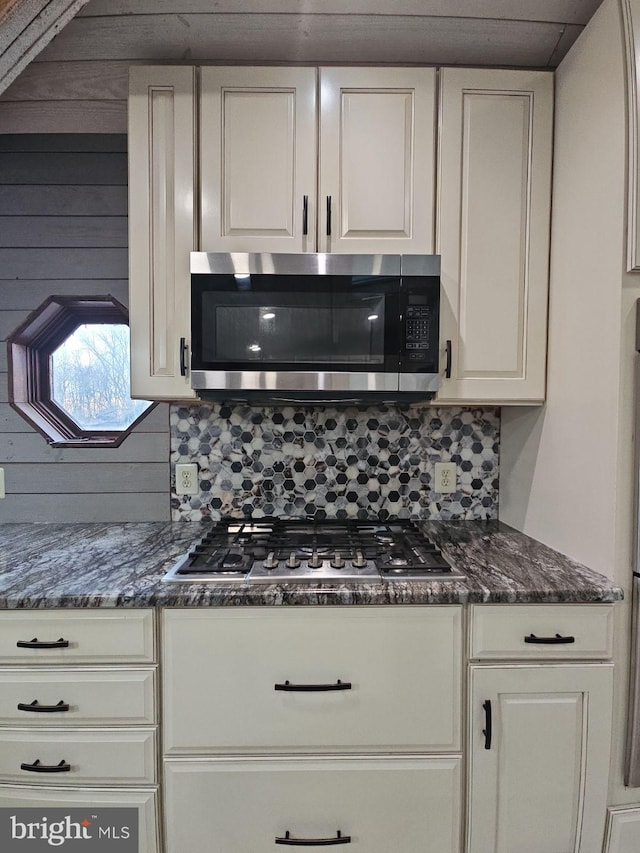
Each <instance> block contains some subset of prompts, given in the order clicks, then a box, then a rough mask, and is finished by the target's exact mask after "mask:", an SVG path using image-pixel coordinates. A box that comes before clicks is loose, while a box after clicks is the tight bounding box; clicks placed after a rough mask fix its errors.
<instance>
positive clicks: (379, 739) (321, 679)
mask: <svg viewBox="0 0 640 853" xmlns="http://www.w3.org/2000/svg"><path fill="white" fill-rule="evenodd" d="M163 638H164V643H163V658H162V664H163V691H164V702H163V726H164V749H165V753H166V754H167V755H206V754H219V753H236V754H239V753H241V754H247V753H256V754H258V753H276V752H290V753H293V752H306V753H312V752H318V753H319V752H362V753H366V752H379V751H384V752H392V753H393V752H413V753H417V752H459V751H460V749H461V743H460V728H461V726H460V694H461V682H462V642H461V638H462V608H460V607H456V606H444V607H441V606H433V605H432V606H427V607H382V608H381V607H338V608H336V607H235V608H232V607H219V608H202V609H199V610H182V609H178V608H175V609H171V610H168V611H166V612H165V613H164V619H163Z"/></svg>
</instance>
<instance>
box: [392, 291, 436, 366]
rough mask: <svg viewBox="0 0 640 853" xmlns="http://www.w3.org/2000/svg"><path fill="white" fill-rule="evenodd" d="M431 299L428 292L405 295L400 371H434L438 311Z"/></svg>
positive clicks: (432, 294) (434, 301) (431, 295)
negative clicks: (406, 296)
mask: <svg viewBox="0 0 640 853" xmlns="http://www.w3.org/2000/svg"><path fill="white" fill-rule="evenodd" d="M436 293H437V291H436ZM434 296H435V294H434V293H432V292H427V293H421V294H418V293H415V292H414V293H409V294H408V298H407V302H406V305H405V309H404V342H403V352H402V357H401V362H402V364H401V370H405V371H406V370H408V371H411V372H413V371H415V372H425V373H427V372H437V363H438V335H439V322H438V321H439V316H438V314H439V312H438V304H437V299H434Z"/></svg>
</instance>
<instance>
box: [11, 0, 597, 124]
mask: <svg viewBox="0 0 640 853" xmlns="http://www.w3.org/2000/svg"><path fill="white" fill-rule="evenodd" d="M600 2H601V0H580V2H576V0H512V2H509V0H483V2H482V3H478V2H475V0H394V2H389V0H351V2H350V3H345V2H344V0H216V2H211V0H90V2H89V3H87V5H86V6H84V7H83V8H82V9H81V11H80V13H79V14H78V15H76V17H75V18H74V19H73V20H72V21H71V22H70V23H69V24H67V26H65V27H64V29H62V30H61V32H60V33H59V34H58V35H57V36H56V37H55V38H54V39H53V40H52V41H51V42H50V44H48V46H47V47H46V48H45V49H44V50H43V51H42V52H41V53H40V54H39V55H38V56H37V57H36V59H35V61H34V62H32V63H31V65H29V66H28V67H27V68H26V70H25V71H23V73H22V74H21V75H20V76H19V77H18V78H17V79H16V80H15V81H14V82H13V83H12V84H11V85H10V86H9V88H8V89H7V90H6V92H4V94H2V96H1V97H0V132H4V133H64V132H71V133H74V132H75V133H124V132H126V124H127V101H126V98H127V74H128V68H129V66H130V65H132V64H139V63H146V64H159V63H172V64H181V63H185V64H189V65H191V64H198V65H199V64H202V65H207V64H223V65H224V64H234V63H248V64H250V65H261V64H267V65H269V64H273V63H275V64H305V63H306V64H313V65H315V64H318V65H331V64H337V65H352V64H364V65H385V64H390V65H407V64H409V65H411V64H417V65H464V66H475V65H480V66H495V67H514V68H555V67H556V66H557V65H558V64H559V62H560V61H561V60H562V58H563V57H564V55H565V54H566V52H567V50H568V49H569V48H570V46H571V44H572V43H573V42H574V41H575V39H576V38H577V37H578V35H579V34H580V32H581V31H582V29H583V28H584V26H585V24H586V23H587V21H588V20H589V18H590V17H591V15H592V14H593V13H594V11H595V9H597V7H598V6H599V4H600Z"/></svg>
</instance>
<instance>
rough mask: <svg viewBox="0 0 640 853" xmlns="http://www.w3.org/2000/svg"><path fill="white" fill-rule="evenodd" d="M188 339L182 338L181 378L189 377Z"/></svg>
mask: <svg viewBox="0 0 640 853" xmlns="http://www.w3.org/2000/svg"><path fill="white" fill-rule="evenodd" d="M187 349H188V347H187V339H186V338H180V376H186V375H187Z"/></svg>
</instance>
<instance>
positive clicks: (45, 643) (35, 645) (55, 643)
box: [16, 637, 69, 649]
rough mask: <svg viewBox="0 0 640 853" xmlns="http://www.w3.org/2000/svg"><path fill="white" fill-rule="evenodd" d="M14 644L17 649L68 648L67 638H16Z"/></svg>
mask: <svg viewBox="0 0 640 853" xmlns="http://www.w3.org/2000/svg"><path fill="white" fill-rule="evenodd" d="M16 646H17V647H18V648H19V649H68V648H69V640H63V639H62V637H60V639H59V640H39V639H38V638H37V637H34V638H33V640H18V642H17V643H16Z"/></svg>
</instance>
